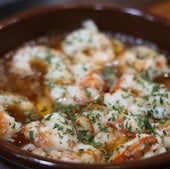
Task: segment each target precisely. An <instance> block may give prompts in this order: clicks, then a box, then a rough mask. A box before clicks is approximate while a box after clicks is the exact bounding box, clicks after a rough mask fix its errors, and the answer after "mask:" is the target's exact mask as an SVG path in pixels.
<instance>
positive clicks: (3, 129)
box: [0, 92, 34, 141]
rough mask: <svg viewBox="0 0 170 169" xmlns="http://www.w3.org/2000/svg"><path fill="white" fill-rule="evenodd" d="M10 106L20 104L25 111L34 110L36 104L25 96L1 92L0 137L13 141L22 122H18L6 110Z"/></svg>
mask: <svg viewBox="0 0 170 169" xmlns="http://www.w3.org/2000/svg"><path fill="white" fill-rule="evenodd" d="M8 106H18V107H19V108H20V109H21V110H22V111H23V112H24V111H29V110H32V109H33V107H34V106H33V104H32V103H31V102H30V101H29V100H27V99H26V98H25V97H23V96H20V95H14V94H11V93H5V92H3V93H2V92H1V93H0V137H1V138H3V139H5V140H8V141H13V137H15V136H16V133H18V132H19V131H20V130H21V123H20V122H16V120H15V118H14V117H12V116H11V115H9V114H8V112H7V111H6V108H7V107H8Z"/></svg>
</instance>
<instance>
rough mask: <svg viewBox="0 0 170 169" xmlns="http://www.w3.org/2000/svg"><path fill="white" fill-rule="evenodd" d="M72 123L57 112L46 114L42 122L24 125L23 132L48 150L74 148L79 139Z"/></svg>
mask: <svg viewBox="0 0 170 169" xmlns="http://www.w3.org/2000/svg"><path fill="white" fill-rule="evenodd" d="M70 123H71V122H70V121H69V120H66V119H65V118H64V117H63V116H62V115H60V114H59V113H57V112H56V113H52V114H49V115H47V116H45V117H44V119H43V120H42V121H41V122H40V121H35V122H31V123H29V124H27V125H25V126H23V128H22V132H23V133H24V135H25V137H26V138H28V139H29V140H30V141H31V142H33V143H34V144H35V145H36V146H40V147H43V148H45V149H47V150H48V149H53V148H56V149H57V150H72V149H73V147H74V146H75V144H76V142H77V140H76V138H75V137H74V129H73V128H72V127H71V126H70Z"/></svg>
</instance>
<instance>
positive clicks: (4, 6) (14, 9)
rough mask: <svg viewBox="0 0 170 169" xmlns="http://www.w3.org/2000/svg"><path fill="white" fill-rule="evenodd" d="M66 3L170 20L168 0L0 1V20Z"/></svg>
mask: <svg viewBox="0 0 170 169" xmlns="http://www.w3.org/2000/svg"><path fill="white" fill-rule="evenodd" d="M66 3H88V4H89V3H105V4H109V5H113V6H126V7H133V8H138V9H142V10H146V11H149V12H151V13H153V14H157V15H160V16H163V17H166V18H169V19H170V0H0V19H3V18H5V17H7V16H10V15H12V14H16V13H19V12H22V11H25V10H29V9H33V8H37V7H41V6H47V5H57V4H58V5H59V4H66Z"/></svg>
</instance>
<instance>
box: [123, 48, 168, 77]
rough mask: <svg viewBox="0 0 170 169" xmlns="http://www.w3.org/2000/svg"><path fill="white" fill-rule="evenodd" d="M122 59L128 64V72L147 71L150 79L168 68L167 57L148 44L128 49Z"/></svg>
mask: <svg viewBox="0 0 170 169" xmlns="http://www.w3.org/2000/svg"><path fill="white" fill-rule="evenodd" d="M120 59H121V61H120V62H121V63H122V64H124V65H126V72H133V71H137V72H142V71H147V72H148V73H147V74H148V78H149V79H152V78H153V77H154V76H156V75H158V74H161V73H162V72H166V71H167V70H168V67H167V63H166V59H165V57H164V56H163V55H160V54H159V53H157V52H156V50H154V49H152V48H149V47H146V46H134V47H132V48H130V49H128V50H126V51H125V52H124V53H123V54H122V56H121V57H120Z"/></svg>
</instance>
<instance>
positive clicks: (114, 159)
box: [109, 134, 157, 163]
mask: <svg viewBox="0 0 170 169" xmlns="http://www.w3.org/2000/svg"><path fill="white" fill-rule="evenodd" d="M156 141H157V140H156V139H155V138H154V137H153V136H150V135H146V134H142V135H140V137H136V138H134V139H132V140H130V141H128V142H126V143H125V144H122V145H120V146H118V147H117V148H116V149H115V151H114V152H113V154H112V156H111V157H110V159H109V162H110V163H121V162H124V161H127V160H132V159H139V158H142V156H143V155H144V154H145V153H147V152H149V151H151V147H152V145H154V144H155V143H156Z"/></svg>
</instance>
